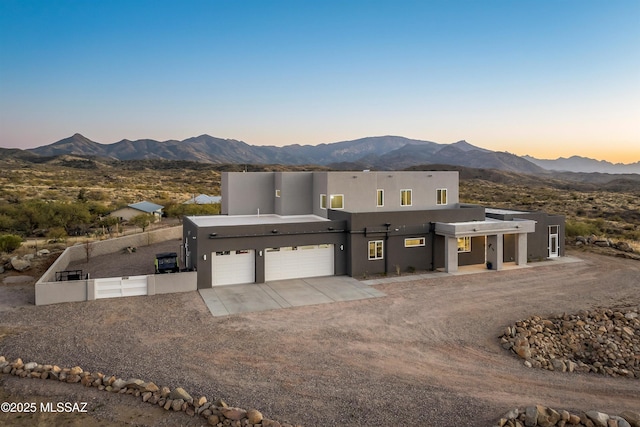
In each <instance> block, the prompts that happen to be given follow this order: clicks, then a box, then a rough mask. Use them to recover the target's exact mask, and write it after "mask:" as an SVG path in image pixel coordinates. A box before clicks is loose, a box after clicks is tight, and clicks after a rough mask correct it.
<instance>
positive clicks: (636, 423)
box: [620, 411, 640, 427]
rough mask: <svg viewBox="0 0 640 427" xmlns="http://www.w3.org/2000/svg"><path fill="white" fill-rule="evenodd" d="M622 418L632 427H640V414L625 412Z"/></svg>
mask: <svg viewBox="0 0 640 427" xmlns="http://www.w3.org/2000/svg"><path fill="white" fill-rule="evenodd" d="M620 416H621V417H622V418H624V419H625V420H627V422H628V423H629V424H630V425H631V427H640V412H636V411H624V412H623V413H621V414H620Z"/></svg>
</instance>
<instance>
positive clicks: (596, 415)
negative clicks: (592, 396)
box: [585, 411, 609, 427]
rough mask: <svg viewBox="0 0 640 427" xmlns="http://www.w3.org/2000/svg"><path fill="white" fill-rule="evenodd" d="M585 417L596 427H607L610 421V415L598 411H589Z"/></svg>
mask: <svg viewBox="0 0 640 427" xmlns="http://www.w3.org/2000/svg"><path fill="white" fill-rule="evenodd" d="M585 415H586V416H587V417H588V418H589V419H590V420H591V421H593V424H594V425H595V427H607V421H609V415H607V414H604V413H602V412H598V411H589V412H586V413H585Z"/></svg>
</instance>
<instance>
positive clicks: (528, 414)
mask: <svg viewBox="0 0 640 427" xmlns="http://www.w3.org/2000/svg"><path fill="white" fill-rule="evenodd" d="M537 424H538V408H537V407H535V406H527V408H526V409H525V411H524V425H525V427H535V426H536V425H537Z"/></svg>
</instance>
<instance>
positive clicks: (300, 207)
mask: <svg viewBox="0 0 640 427" xmlns="http://www.w3.org/2000/svg"><path fill="white" fill-rule="evenodd" d="M312 188H313V172H278V173H276V174H275V189H276V190H280V197H276V198H275V213H277V214H278V215H304V214H309V213H311V212H313V199H312V197H313V192H312V191H311V189H312ZM274 193H275V191H274Z"/></svg>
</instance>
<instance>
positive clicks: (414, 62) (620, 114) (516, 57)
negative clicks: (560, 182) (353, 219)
mask: <svg viewBox="0 0 640 427" xmlns="http://www.w3.org/2000/svg"><path fill="white" fill-rule="evenodd" d="M76 132H78V133H81V134H83V135H84V136H86V137H87V138H89V139H91V140H93V141H96V142H100V143H103V144H110V143H114V142H117V141H119V140H122V139H125V138H126V139H130V140H136V139H145V138H150V139H156V140H160V141H164V140H170V139H177V140H183V139H186V138H189V137H192V136H198V135H201V134H209V135H212V136H215V137H219V138H229V139H236V140H241V141H244V142H247V143H249V144H253V145H277V146H282V145H288V144H311V145H315V144H319V143H330V142H338V141H345V140H352V139H357V138H362V137H367V136H381V135H399V136H404V137H408V138H414V139H421V140H428V141H434V142H438V143H452V142H456V141H459V140H463V139H464V140H466V141H468V142H469V143H471V144H474V145H477V146H480V147H483V148H487V149H491V150H495V151H508V152H510V153H514V154H518V155H524V154H529V155H532V156H534V157H538V158H548V159H555V158H557V157H561V156H564V157H568V156H571V155H581V156H585V157H592V158H596V159H600V160H608V161H612V162H622V163H632V162H636V161H640V1H638V0H610V1H605V0H597V1H594V0H555V1H550V0H536V1H528V0H482V1H480V0H473V1H467V0H451V1H445V0H437V1H436V0H422V1H409V0H397V1H376V0H370V1H359V0H353V1H344V0H341V1H334V0H323V1H313V0H309V1H298V0H291V1H279V0H270V1H264V0H256V1H243V0H234V1H232V0H208V1H195V0H186V1H178V0H175V1H163V0H153V1H147V0H108V1H93V0H86V1H82V0H72V1H69V0H56V1H50V0H47V1H32V0H0V147H5V148H22V149H25V148H33V147H37V146H42V145H48V144H51V143H53V142H55V141H57V140H60V139H63V138H66V137H68V136H71V135H73V134H74V133H76Z"/></svg>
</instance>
